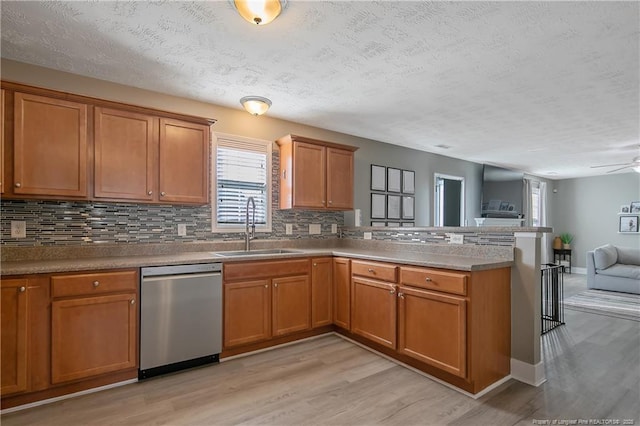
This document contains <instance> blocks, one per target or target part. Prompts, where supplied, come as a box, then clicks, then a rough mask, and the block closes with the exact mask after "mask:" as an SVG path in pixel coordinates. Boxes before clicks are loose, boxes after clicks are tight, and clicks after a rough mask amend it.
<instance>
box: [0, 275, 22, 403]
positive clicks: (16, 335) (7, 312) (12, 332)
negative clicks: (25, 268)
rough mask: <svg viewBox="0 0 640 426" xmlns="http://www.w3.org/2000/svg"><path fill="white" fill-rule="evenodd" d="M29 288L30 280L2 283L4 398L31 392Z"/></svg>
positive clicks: (0, 288) (0, 310)
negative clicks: (28, 381)
mask: <svg viewBox="0 0 640 426" xmlns="http://www.w3.org/2000/svg"><path fill="white" fill-rule="evenodd" d="M27 285H28V284H27V280H26V279H13V280H11V279H10V280H4V279H3V280H2V281H1V282H0V293H1V294H0V303H1V305H0V314H1V315H2V319H1V321H0V324H1V325H2V330H1V331H2V335H0V350H1V351H2V352H1V355H0V359H2V371H1V373H2V375H1V376H0V379H1V381H2V386H1V388H0V394H2V395H7V394H11V393H15V392H22V391H25V390H27V298H28V292H27Z"/></svg>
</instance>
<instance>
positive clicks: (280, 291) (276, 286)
mask: <svg viewBox="0 0 640 426" xmlns="http://www.w3.org/2000/svg"><path fill="white" fill-rule="evenodd" d="M272 301H273V305H272V308H273V313H272V317H273V322H272V332H273V333H272V335H273V336H274V337H276V336H282V335H284V334H289V333H295V332H296V331H303V330H308V329H310V328H311V285H310V282H309V277H308V276H306V275H304V276H298V277H287V278H276V279H274V280H273V290H272Z"/></svg>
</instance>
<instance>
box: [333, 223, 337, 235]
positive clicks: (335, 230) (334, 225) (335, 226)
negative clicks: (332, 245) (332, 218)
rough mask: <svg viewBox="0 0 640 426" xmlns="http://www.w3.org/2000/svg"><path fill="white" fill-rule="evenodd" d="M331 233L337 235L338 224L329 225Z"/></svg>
mask: <svg viewBox="0 0 640 426" xmlns="http://www.w3.org/2000/svg"><path fill="white" fill-rule="evenodd" d="M331 233H332V234H337V233H338V224H337V223H332V224H331Z"/></svg>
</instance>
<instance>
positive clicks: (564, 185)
mask: <svg viewBox="0 0 640 426" xmlns="http://www.w3.org/2000/svg"><path fill="white" fill-rule="evenodd" d="M554 188H555V189H557V192H556V193H554V192H553V189H554ZM549 197H550V198H551V202H552V203H551V204H552V209H551V212H552V213H551V216H552V226H553V230H554V235H559V234H560V233H563V232H569V233H571V234H573V235H574V240H573V243H572V249H573V253H572V254H573V265H574V266H578V267H582V268H584V267H586V253H587V251H589V250H593V249H594V248H596V247H598V246H601V245H603V244H607V243H609V244H613V245H619V246H625V247H636V248H640V234H620V233H619V232H618V219H619V216H618V212H619V211H620V206H621V205H624V204H626V205H628V204H630V203H631V202H632V201H640V174H638V173H634V172H630V173H623V174H613V175H606V176H597V177H588V178H577V179H565V180H558V181H555V182H552V183H551V186H550V194H549Z"/></svg>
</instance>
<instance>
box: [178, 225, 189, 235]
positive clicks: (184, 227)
mask: <svg viewBox="0 0 640 426" xmlns="http://www.w3.org/2000/svg"><path fill="white" fill-rule="evenodd" d="M178 236H179V237H186V236H187V224H186V223H179V224H178Z"/></svg>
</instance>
